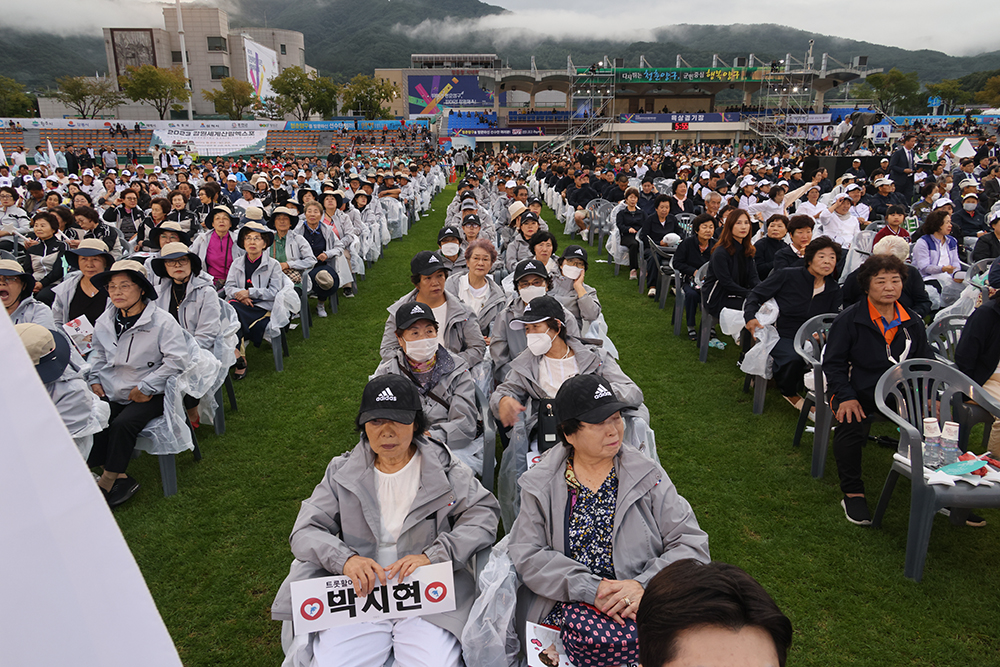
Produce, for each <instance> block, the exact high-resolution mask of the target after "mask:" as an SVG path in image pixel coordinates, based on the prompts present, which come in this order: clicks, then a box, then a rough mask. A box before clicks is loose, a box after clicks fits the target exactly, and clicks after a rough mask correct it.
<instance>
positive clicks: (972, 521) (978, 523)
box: [965, 512, 986, 528]
mask: <svg viewBox="0 0 1000 667" xmlns="http://www.w3.org/2000/svg"><path fill="white" fill-rule="evenodd" d="M965 525H966V526H969V527H970V528H982V527H983V526H985V525H986V519H984V518H983V517H981V516H979V515H978V514H973V513H972V512H969V515H968V516H967V517H965Z"/></svg>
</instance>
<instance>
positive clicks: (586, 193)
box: [566, 183, 600, 208]
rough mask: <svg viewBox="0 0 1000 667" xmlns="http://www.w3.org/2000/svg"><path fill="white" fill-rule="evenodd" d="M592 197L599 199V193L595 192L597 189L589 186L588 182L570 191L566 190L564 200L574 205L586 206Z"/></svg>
mask: <svg viewBox="0 0 1000 667" xmlns="http://www.w3.org/2000/svg"><path fill="white" fill-rule="evenodd" d="M594 199H600V195H599V194H597V190H595V189H594V188H592V187H590V184H589V183H588V184H587V185H584V186H583V187H582V188H575V189H574V190H573V191H572V192H570V191H569V190H567V191H566V201H568V202H569V203H570V204H571V205H572V206H574V207H576V206H580V207H581V208H586V206H587V204H589V203H590V202H591V200H594Z"/></svg>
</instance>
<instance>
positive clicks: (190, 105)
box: [174, 0, 194, 120]
mask: <svg viewBox="0 0 1000 667" xmlns="http://www.w3.org/2000/svg"><path fill="white" fill-rule="evenodd" d="M174 6H175V7H176V8H177V36H178V37H179V38H180V42H181V65H182V66H183V67H184V81H185V82H186V85H187V89H188V92H189V93H190V95H188V100H187V112H188V120H194V102H193V99H194V90H193V89H192V88H191V75H190V74H189V73H188V59H187V47H186V46H185V45H184V17H183V16H182V15H181V0H174Z"/></svg>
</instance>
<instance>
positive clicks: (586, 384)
mask: <svg viewBox="0 0 1000 667" xmlns="http://www.w3.org/2000/svg"><path fill="white" fill-rule="evenodd" d="M631 407H633V406H631V405H628V404H626V403H622V402H621V401H619V400H618V397H617V396H616V395H615V391H614V389H612V387H611V383H610V382H609V381H608V380H607V379H605V378H603V377H601V376H600V375H575V376H573V377H571V378H569V379H568V380H566V381H565V382H563V383H562V386H561V387H559V391H558V392H556V399H555V413H556V419H557V420H558V421H559V423H560V424H561V423H563V422H566V421H568V420H570V419H578V420H580V421H582V422H585V423H587V424H600V423H601V422H602V421H604V420H605V419H607V418H608V417H610V416H611V415H613V414H615V413H616V412H621V411H622V410H624V409H626V408H631Z"/></svg>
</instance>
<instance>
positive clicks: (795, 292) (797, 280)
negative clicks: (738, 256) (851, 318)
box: [743, 266, 841, 338]
mask: <svg viewBox="0 0 1000 667" xmlns="http://www.w3.org/2000/svg"><path fill="white" fill-rule="evenodd" d="M813 283H814V278H813V275H812V274H811V273H809V269H807V268H806V267H804V266H800V267H792V268H788V269H781V270H780V271H774V272H772V273H771V275H770V276H768V278H767V280H765V281H764V282H762V283H760V284H759V285H757V286H756V287H754V288H753V289H752V290H750V294H748V295H747V300H746V303H745V304H744V306H743V317H744V318H745V319H746V321H747V322H749V321H750V320H752V319H754V318H756V317H757V311H758V310H759V309H760V306H761V304H763V303H764V302H765V301H767V300H768V299H774V300H775V301H776V302H777V303H778V311H779V315H778V321H777V322H776V323H775V327H776V328H777V329H778V335H779V336H781V337H782V338H794V337H795V333H796V332H797V331H798V330H799V327H801V326H802V325H803V324H804V323H805V321H806V320H808V319H809V318H810V317H815V316H816V315H822V314H823V313H836V312H837V311H839V310H840V303H841V294H840V284H839V283H838V282H837V279H836V278H834V277H833V276H832V275H830V276H827V277H826V286H825V287H824V289H823V291H822V292H820V293H819V294H817V295H816V296H813Z"/></svg>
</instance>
